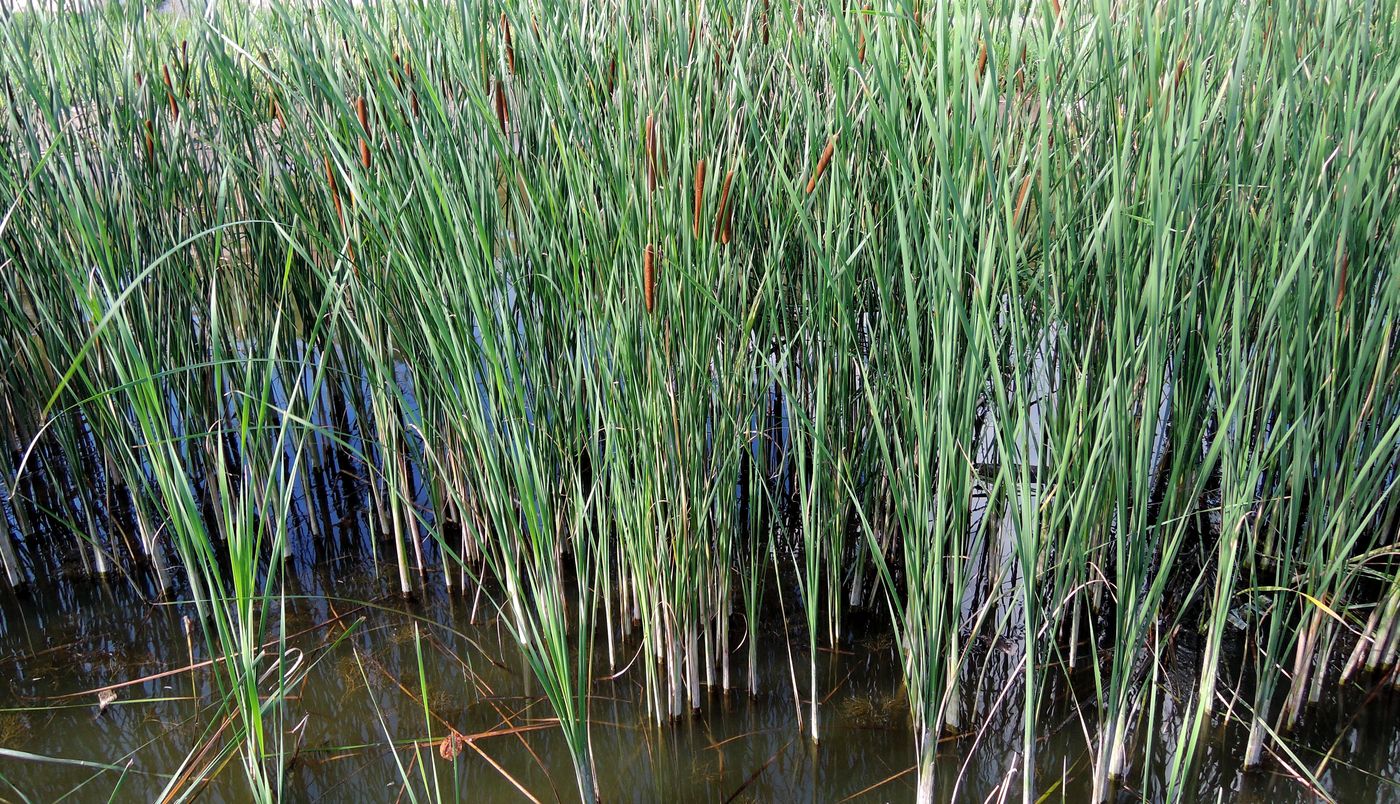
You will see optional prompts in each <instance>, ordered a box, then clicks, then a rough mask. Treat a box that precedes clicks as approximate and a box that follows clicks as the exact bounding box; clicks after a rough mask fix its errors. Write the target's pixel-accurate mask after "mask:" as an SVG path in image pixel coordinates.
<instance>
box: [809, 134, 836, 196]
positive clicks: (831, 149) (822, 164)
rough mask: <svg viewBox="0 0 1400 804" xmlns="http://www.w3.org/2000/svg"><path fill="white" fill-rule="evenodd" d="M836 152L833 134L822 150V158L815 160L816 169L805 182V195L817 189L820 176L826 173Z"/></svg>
mask: <svg viewBox="0 0 1400 804" xmlns="http://www.w3.org/2000/svg"><path fill="white" fill-rule="evenodd" d="M835 152H836V135H835V134H833V135H831V137H830V138H829V139H828V140H827V141H826V147H825V148H823V149H822V156H821V158H820V159H818V160H817V169H816V170H814V171H812V178H810V179H808V180H807V194H808V195H811V194H812V191H813V190H816V189H817V182H818V181H819V180H820V179H821V177H822V174H823V173H825V172H826V166H827V165H828V164H830V163H831V155H832V154H833V153H835Z"/></svg>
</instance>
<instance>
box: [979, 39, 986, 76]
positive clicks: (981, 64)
mask: <svg viewBox="0 0 1400 804" xmlns="http://www.w3.org/2000/svg"><path fill="white" fill-rule="evenodd" d="M985 69H987V43H986V41H983V42H982V46H981V47H980V48H979V49H978V50H977V83H979V84H980V83H982V71H983V70H985Z"/></svg>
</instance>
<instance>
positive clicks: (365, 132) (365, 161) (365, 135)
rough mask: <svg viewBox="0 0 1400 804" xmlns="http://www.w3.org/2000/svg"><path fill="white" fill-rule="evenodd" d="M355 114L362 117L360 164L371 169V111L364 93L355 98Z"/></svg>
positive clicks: (366, 168)
mask: <svg viewBox="0 0 1400 804" xmlns="http://www.w3.org/2000/svg"><path fill="white" fill-rule="evenodd" d="M355 116H356V117H358V118H359V119H360V132H361V134H360V165H362V166H363V167H364V169H365V170H369V111H368V110H367V109H366V108H365V96H364V95H361V96H360V97H358V98H356V99H355Z"/></svg>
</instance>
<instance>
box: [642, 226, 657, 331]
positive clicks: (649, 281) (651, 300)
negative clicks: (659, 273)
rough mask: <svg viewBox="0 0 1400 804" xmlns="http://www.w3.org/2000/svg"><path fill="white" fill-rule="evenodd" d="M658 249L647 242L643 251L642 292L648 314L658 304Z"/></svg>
mask: <svg viewBox="0 0 1400 804" xmlns="http://www.w3.org/2000/svg"><path fill="white" fill-rule="evenodd" d="M655 262H656V249H655V248H653V247H652V245H651V244H650V243H647V247H646V250H645V251H643V252H642V294H643V296H644V297H645V299H646V305H647V314H648V315H650V314H651V311H652V309H653V308H654V307H655V304H656V265H655Z"/></svg>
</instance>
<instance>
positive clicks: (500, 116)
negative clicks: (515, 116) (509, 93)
mask: <svg viewBox="0 0 1400 804" xmlns="http://www.w3.org/2000/svg"><path fill="white" fill-rule="evenodd" d="M491 80H492V82H493V84H494V86H495V89H496V120H497V121H499V122H500V124H501V133H502V134H505V133H506V124H507V123H509V122H510V110H509V109H508V108H507V107H506V85H505V82H504V81H500V80H498V79H494V78H493V79H491Z"/></svg>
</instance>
